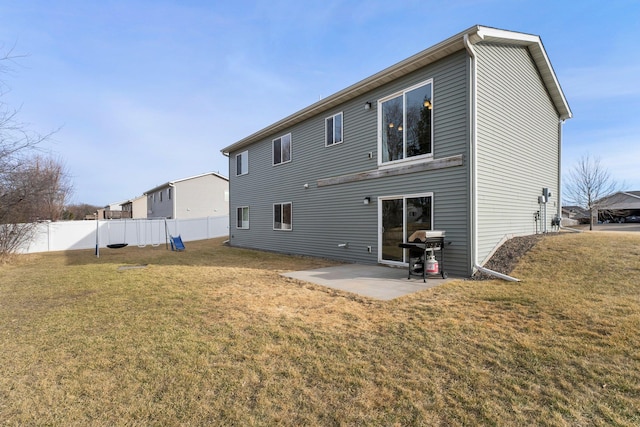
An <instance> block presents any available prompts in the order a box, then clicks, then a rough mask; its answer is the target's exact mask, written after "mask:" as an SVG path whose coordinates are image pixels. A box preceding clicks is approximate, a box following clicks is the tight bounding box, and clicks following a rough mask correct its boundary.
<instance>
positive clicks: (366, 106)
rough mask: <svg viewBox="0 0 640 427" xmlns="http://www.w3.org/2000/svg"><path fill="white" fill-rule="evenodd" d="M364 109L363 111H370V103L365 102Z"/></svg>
mask: <svg viewBox="0 0 640 427" xmlns="http://www.w3.org/2000/svg"><path fill="white" fill-rule="evenodd" d="M364 109H365V110H370V109H371V103H370V102H365V103H364Z"/></svg>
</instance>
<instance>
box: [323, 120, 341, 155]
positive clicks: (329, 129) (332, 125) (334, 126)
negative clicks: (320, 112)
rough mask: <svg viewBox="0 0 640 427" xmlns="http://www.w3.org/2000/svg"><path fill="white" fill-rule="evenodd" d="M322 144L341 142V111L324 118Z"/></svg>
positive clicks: (327, 145)
mask: <svg viewBox="0 0 640 427" xmlns="http://www.w3.org/2000/svg"><path fill="white" fill-rule="evenodd" d="M324 123H325V124H324V135H325V136H324V145H325V146H326V147H329V146H331V145H335V144H340V143H341V142H342V112H340V113H338V114H334V115H333V116H331V117H327V118H326V119H325V120H324Z"/></svg>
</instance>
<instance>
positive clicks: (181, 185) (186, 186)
mask: <svg viewBox="0 0 640 427" xmlns="http://www.w3.org/2000/svg"><path fill="white" fill-rule="evenodd" d="M144 195H145V197H146V200H147V218H172V219H173V218H178V219H183V218H203V217H208V216H227V215H229V179H228V178H227V177H225V176H222V175H220V174H218V173H215V172H209V173H204V174H202V175H197V176H192V177H189V178H184V179H178V180H175V181H169V182H167V183H164V184H162V185H159V186H157V187H155V188H152V189H151V190H149V191H147V192H146V193H144Z"/></svg>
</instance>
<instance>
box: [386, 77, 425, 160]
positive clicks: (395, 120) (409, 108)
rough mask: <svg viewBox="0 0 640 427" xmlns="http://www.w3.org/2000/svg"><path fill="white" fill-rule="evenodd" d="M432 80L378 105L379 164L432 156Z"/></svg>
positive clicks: (387, 98) (398, 93) (389, 97)
mask: <svg viewBox="0 0 640 427" xmlns="http://www.w3.org/2000/svg"><path fill="white" fill-rule="evenodd" d="M432 124H433V79H429V80H427V81H425V82H422V83H419V84H417V85H415V86H412V87H410V88H408V89H405V90H403V91H402V92H397V93H395V94H393V95H390V96H388V97H386V98H383V99H381V100H380V101H378V152H379V153H380V156H379V157H378V159H379V160H378V162H379V164H385V163H393V162H398V161H403V160H409V159H413V158H421V157H431V156H433V125H432Z"/></svg>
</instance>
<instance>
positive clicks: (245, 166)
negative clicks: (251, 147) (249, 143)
mask: <svg viewBox="0 0 640 427" xmlns="http://www.w3.org/2000/svg"><path fill="white" fill-rule="evenodd" d="M247 173H249V152H248V151H243V152H242V153H239V154H237V155H236V176H238V175H245V174H247Z"/></svg>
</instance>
